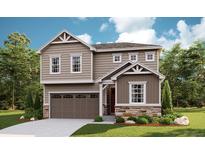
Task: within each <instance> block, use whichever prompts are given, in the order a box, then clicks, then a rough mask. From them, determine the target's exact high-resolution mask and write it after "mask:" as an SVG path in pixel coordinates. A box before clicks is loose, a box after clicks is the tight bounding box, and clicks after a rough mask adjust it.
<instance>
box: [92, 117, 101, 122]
mask: <svg viewBox="0 0 205 154" xmlns="http://www.w3.org/2000/svg"><path fill="white" fill-rule="evenodd" d="M94 121H95V122H102V121H103V118H102V117H101V116H97V117H95V119H94Z"/></svg>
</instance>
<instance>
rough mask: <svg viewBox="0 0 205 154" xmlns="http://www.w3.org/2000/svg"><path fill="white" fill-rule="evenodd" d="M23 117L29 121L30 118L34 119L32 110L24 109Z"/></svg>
mask: <svg viewBox="0 0 205 154" xmlns="http://www.w3.org/2000/svg"><path fill="white" fill-rule="evenodd" d="M24 117H25V118H26V119H30V118H32V117H35V111H34V109H33V108H27V109H25V114H24Z"/></svg>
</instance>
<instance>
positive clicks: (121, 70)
mask: <svg viewBox="0 0 205 154" xmlns="http://www.w3.org/2000/svg"><path fill="white" fill-rule="evenodd" d="M136 65H139V66H141V67H142V68H144V69H146V70H148V71H149V72H150V73H153V74H155V75H157V76H158V77H159V78H160V79H162V80H163V79H164V78H165V76H164V75H162V74H161V73H159V72H156V71H154V70H151V69H149V68H148V67H146V66H144V65H143V64H140V63H139V62H136V63H133V62H131V61H128V62H126V63H124V64H123V65H121V66H119V67H118V68H116V69H114V70H113V71H111V72H109V73H108V74H106V75H105V76H103V77H102V78H100V79H98V80H97V82H102V80H103V79H106V78H107V77H110V79H111V80H117V78H118V77H119V76H120V75H122V74H124V73H125V72H127V71H128V70H130V69H132V68H133V67H135V66H136ZM142 74H143V73H142ZM145 74H146V73H145Z"/></svg>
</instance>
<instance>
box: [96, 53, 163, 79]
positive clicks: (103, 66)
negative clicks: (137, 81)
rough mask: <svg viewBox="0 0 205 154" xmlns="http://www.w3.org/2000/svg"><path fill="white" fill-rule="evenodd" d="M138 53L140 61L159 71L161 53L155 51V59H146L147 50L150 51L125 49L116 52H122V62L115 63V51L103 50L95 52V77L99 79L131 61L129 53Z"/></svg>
mask: <svg viewBox="0 0 205 154" xmlns="http://www.w3.org/2000/svg"><path fill="white" fill-rule="evenodd" d="M133 52H134V53H137V54H138V62H139V63H141V64H143V65H145V66H146V67H148V68H150V69H152V70H153V71H158V70H159V69H158V67H159V66H158V63H159V53H160V52H157V51H151V52H155V60H154V61H145V52H149V51H130V52H129V51H123V52H115V53H121V55H122V62H121V63H113V55H112V54H113V53H112V52H109V53H108V52H103V53H94V55H93V56H94V57H93V58H94V59H93V60H94V61H93V65H94V66H93V69H94V79H95V80H96V79H99V78H101V77H103V76H104V75H106V74H108V73H109V72H111V71H113V70H114V69H116V68H118V67H119V66H120V65H122V64H123V63H126V62H127V61H129V53H133Z"/></svg>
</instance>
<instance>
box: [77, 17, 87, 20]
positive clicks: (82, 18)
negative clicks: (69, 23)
mask: <svg viewBox="0 0 205 154" xmlns="http://www.w3.org/2000/svg"><path fill="white" fill-rule="evenodd" d="M78 19H79V20H82V21H84V20H87V18H86V17H78Z"/></svg>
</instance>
